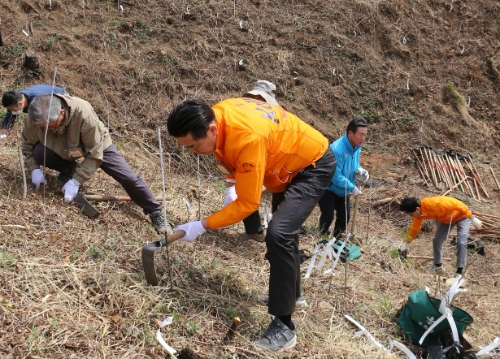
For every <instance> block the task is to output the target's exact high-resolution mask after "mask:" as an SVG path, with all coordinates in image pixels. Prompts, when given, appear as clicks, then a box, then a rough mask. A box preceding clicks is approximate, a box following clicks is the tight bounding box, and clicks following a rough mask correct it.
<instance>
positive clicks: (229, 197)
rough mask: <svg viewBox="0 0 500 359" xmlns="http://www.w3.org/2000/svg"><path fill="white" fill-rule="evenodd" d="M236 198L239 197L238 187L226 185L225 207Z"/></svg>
mask: <svg viewBox="0 0 500 359" xmlns="http://www.w3.org/2000/svg"><path fill="white" fill-rule="evenodd" d="M236 198H238V195H237V194H236V187H235V186H231V187H226V199H225V200H224V207H226V206H227V205H228V204H229V203H231V202H233V201H234V200H236Z"/></svg>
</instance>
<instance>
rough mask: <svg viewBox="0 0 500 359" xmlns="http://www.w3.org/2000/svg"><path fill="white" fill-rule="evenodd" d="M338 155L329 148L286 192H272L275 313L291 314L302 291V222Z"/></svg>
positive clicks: (269, 242)
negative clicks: (300, 252) (300, 241)
mask: <svg viewBox="0 0 500 359" xmlns="http://www.w3.org/2000/svg"><path fill="white" fill-rule="evenodd" d="M335 166H336V162H335V156H334V154H333V152H332V150H331V149H330V147H328V150H327V151H326V153H325V154H324V155H323V157H322V158H321V159H319V160H318V161H317V162H316V167H313V166H308V167H306V168H304V169H302V170H301V171H299V173H298V174H297V175H296V176H295V177H294V178H293V179H292V182H291V183H290V184H289V185H288V187H287V188H286V189H285V191H284V192H281V193H273V201H272V202H273V211H275V212H274V213H273V218H272V220H271V222H269V227H268V229H267V233H266V246H267V257H268V259H269V264H270V267H271V269H270V275H269V308H268V311H269V313H270V314H272V315H275V316H285V315H290V314H292V313H293V312H294V311H295V301H296V298H297V296H298V295H300V292H301V288H300V280H301V276H300V258H299V231H300V226H302V224H303V223H304V221H305V220H306V219H307V217H308V216H309V214H310V213H311V212H312V210H313V209H314V207H315V206H316V204H317V203H318V200H319V199H320V197H321V196H322V195H323V193H324V192H325V189H326V187H328V185H329V184H330V182H331V180H332V177H333V173H334V172H335Z"/></svg>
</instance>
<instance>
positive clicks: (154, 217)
mask: <svg viewBox="0 0 500 359" xmlns="http://www.w3.org/2000/svg"><path fill="white" fill-rule="evenodd" d="M151 222H153V225H154V226H155V227H161V226H164V225H165V221H164V220H163V216H162V214H161V213H151Z"/></svg>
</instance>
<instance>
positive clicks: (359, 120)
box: [345, 117, 368, 134]
mask: <svg viewBox="0 0 500 359" xmlns="http://www.w3.org/2000/svg"><path fill="white" fill-rule="evenodd" d="M358 127H368V122H367V121H366V120H365V119H364V118H363V117H356V118H355V119H354V120H351V122H349V124H348V125H347V130H346V131H345V133H347V134H348V133H349V131H351V132H352V133H356V131H357V130H358Z"/></svg>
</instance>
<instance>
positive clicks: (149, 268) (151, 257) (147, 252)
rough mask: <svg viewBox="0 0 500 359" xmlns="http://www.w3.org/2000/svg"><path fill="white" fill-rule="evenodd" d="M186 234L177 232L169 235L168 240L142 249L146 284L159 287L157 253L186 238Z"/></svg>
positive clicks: (153, 243) (162, 240)
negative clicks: (156, 264) (156, 263)
mask: <svg viewBox="0 0 500 359" xmlns="http://www.w3.org/2000/svg"><path fill="white" fill-rule="evenodd" d="M185 235H186V232H184V231H177V232H174V233H172V234H171V235H169V236H168V237H167V238H163V239H160V240H158V241H154V242H152V243H149V244H146V245H144V246H143V247H142V266H143V268H144V277H146V282H148V284H151V285H152V286H157V285H158V278H157V277H156V266H155V252H156V251H157V250H158V249H160V248H163V247H166V246H167V245H169V244H170V243H172V242H175V241H176V240H178V239H180V238H182V237H184V236H185Z"/></svg>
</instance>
